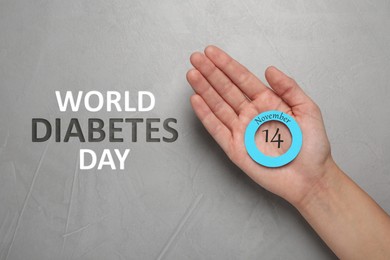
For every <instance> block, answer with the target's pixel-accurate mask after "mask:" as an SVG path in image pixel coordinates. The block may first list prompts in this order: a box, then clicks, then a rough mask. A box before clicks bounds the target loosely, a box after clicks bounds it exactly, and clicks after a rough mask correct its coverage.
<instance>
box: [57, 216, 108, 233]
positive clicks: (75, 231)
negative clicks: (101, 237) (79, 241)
mask: <svg viewBox="0 0 390 260" xmlns="http://www.w3.org/2000/svg"><path fill="white" fill-rule="evenodd" d="M108 216H109V214H108V215H105V216H103V217H102V218H100V219H99V220H98V221H95V222H90V223H88V224H87V225H85V226H82V227H81V228H78V229H76V230H74V231H71V232H69V233H65V234H63V235H62V237H64V238H66V237H68V236H71V235H73V234H76V233H78V232H81V231H83V230H84V229H87V228H88V227H90V226H92V225H96V224H99V223H100V222H102V221H103V220H105V219H106V218H107V217H108Z"/></svg>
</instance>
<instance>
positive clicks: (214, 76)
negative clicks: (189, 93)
mask: <svg viewBox="0 0 390 260" xmlns="http://www.w3.org/2000/svg"><path fill="white" fill-rule="evenodd" d="M190 60H191V63H192V65H194V67H195V68H196V69H197V70H199V71H200V73H202V75H203V76H204V77H205V78H206V79H207V81H208V82H209V83H210V85H211V86H212V87H213V88H214V89H215V90H216V91H217V92H218V93H219V94H220V95H221V96H222V98H223V99H224V100H226V102H227V103H229V105H230V106H231V107H232V108H233V109H234V111H236V112H237V113H240V111H241V110H242V108H243V107H245V105H247V104H249V100H248V99H247V98H246V97H245V96H244V94H243V93H242V92H241V90H240V89H239V88H237V86H235V85H234V84H233V82H232V81H231V80H230V79H229V78H228V77H227V76H226V75H225V74H224V73H223V72H222V71H220V70H219V69H218V68H217V67H216V66H215V65H214V64H213V63H212V62H211V61H210V60H209V58H207V57H206V56H205V55H204V54H203V53H200V52H195V53H193V54H192V55H191V58H190Z"/></svg>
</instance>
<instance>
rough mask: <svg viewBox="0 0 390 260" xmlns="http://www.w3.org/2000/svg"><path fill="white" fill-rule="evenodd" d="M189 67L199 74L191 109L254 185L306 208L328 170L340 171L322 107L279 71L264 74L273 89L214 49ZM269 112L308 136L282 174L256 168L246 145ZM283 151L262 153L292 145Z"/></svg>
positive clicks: (191, 76) (192, 78) (193, 77)
mask: <svg viewBox="0 0 390 260" xmlns="http://www.w3.org/2000/svg"><path fill="white" fill-rule="evenodd" d="M190 61H191V63H192V65H193V66H194V68H193V69H191V70H189V71H188V73H187V80H188V82H189V83H190V84H191V86H192V87H193V89H194V91H195V92H196V94H194V95H193V96H192V97H191V104H192V107H193V109H194V111H195V113H196V115H197V116H198V118H199V119H200V120H201V122H202V123H203V125H204V126H205V127H206V129H207V131H208V132H209V133H210V134H211V135H212V136H213V138H214V139H215V140H216V142H217V143H218V144H219V145H220V146H221V148H222V149H223V150H224V151H225V153H226V154H227V156H228V157H229V158H230V159H231V160H232V161H233V162H234V163H235V164H236V165H237V166H238V167H240V168H241V169H242V170H243V171H244V172H245V173H246V174H247V175H248V176H249V177H250V178H252V179H253V180H254V181H255V182H257V183H258V184H260V185H261V186H263V187H264V188H265V189H267V190H269V191H271V192H273V193H275V194H277V195H279V196H281V197H283V198H285V199H286V200H288V201H289V202H291V203H293V204H294V205H296V204H299V203H301V202H302V201H303V200H304V198H305V196H306V194H309V193H310V191H311V190H312V189H313V188H314V187H316V185H317V183H319V181H320V180H321V178H323V177H324V175H325V173H326V172H327V170H328V169H329V168H332V167H335V163H334V161H333V159H332V157H331V153H330V145H329V141H328V138H327V136H326V133H325V128H324V124H323V120H322V116H321V112H320V110H319V108H318V106H317V105H316V104H315V103H314V102H313V101H312V100H311V99H310V98H309V97H308V96H307V95H306V94H305V93H304V92H303V90H302V89H301V88H300V87H299V86H298V84H297V83H296V82H295V81H294V80H293V79H291V78H289V77H288V76H286V75H285V74H284V73H282V72H281V71H279V70H278V69H276V68H275V67H269V68H268V69H267V70H266V72H265V77H266V79H267V81H268V83H269V85H270V87H271V88H272V89H270V88H268V87H267V86H266V85H265V84H264V83H263V82H261V81H260V80H259V79H258V78H257V77H256V76H255V75H253V74H252V73H251V72H249V71H248V70H247V69H246V68H245V67H244V66H242V65H241V64H239V63H238V62H237V61H235V60H234V59H232V58H231V57H230V56H229V55H227V54H226V53H225V52H223V51H222V50H221V49H219V48H217V47H215V46H209V47H207V48H206V49H205V51H204V54H203V53H200V52H195V53H193V54H192V55H191V58H190ZM267 110H279V111H282V112H284V113H287V114H289V115H290V116H292V117H293V118H294V119H295V120H296V121H297V123H298V124H299V126H300V127H301V130H302V134H303V144H302V149H301V151H300V153H299V155H298V156H297V157H296V158H295V160H293V161H292V162H291V163H289V164H287V165H285V166H283V167H279V168H267V167H263V166H261V165H259V164H257V163H256V162H254V161H253V160H252V159H251V158H250V157H249V155H248V153H247V151H246V149H245V145H244V133H245V129H246V127H247V125H248V123H249V122H250V121H251V120H252V118H253V117H255V116H256V115H258V114H259V113H261V112H264V111H267ZM276 127H279V128H281V129H282V132H281V133H282V136H289V132H288V129H287V127H285V126H284V125H283V124H281V123H279V122H269V123H268V126H267V128H270V133H274V131H273V130H272V129H276ZM260 130H261V129H260ZM260 133H261V131H258V132H257V135H256V143H258V146H261V145H260V144H259V139H260V138H259V137H258V136H259V134H260ZM271 137H272V136H271ZM284 144H285V143H284ZM282 148H283V149H279V148H277V146H275V145H272V146H271V145H270V144H269V143H268V144H267V147H266V148H264V147H263V148H261V150H262V151H263V152H264V151H266V152H267V154H268V155H277V154H281V153H283V152H285V151H286V150H287V149H288V145H284V146H283V147H282Z"/></svg>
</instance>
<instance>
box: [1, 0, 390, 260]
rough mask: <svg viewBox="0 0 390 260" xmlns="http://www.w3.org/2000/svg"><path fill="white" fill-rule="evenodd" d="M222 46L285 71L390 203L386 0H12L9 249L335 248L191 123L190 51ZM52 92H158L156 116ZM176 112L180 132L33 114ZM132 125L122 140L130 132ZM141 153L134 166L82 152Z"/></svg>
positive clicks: (116, 252)
mask: <svg viewBox="0 0 390 260" xmlns="http://www.w3.org/2000/svg"><path fill="white" fill-rule="evenodd" d="M207 44H215V45H218V46H220V47H222V48H224V49H225V50H227V51H228V52H229V53H231V55H232V56H233V57H235V58H236V59H238V60H239V61H240V62H241V63H243V64H245V65H246V66H247V67H248V68H249V69H250V70H252V71H253V72H255V73H256V74H257V75H258V76H259V77H260V78H261V79H263V78H264V76H263V72H264V70H265V68H266V67H267V66H269V65H276V66H278V67H280V68H281V69H283V70H285V71H287V72H288V73H289V74H290V75H292V76H293V77H295V78H296V80H297V81H298V82H299V83H300V84H301V85H302V87H303V88H304V89H305V91H306V92H307V93H309V94H310V95H311V96H312V97H313V99H314V100H315V101H316V102H317V103H318V104H319V105H320V107H321V108H322V112H323V116H324V119H325V123H326V127H327V133H328V135H329V138H330V141H331V144H332V151H333V154H334V157H335V159H336V161H337V162H338V163H339V165H340V166H341V167H342V168H343V169H344V170H345V171H346V172H347V173H348V174H349V176H351V177H352V178H353V179H354V180H355V181H356V182H357V183H358V184H359V185H361V186H362V187H363V188H364V189H365V190H366V191H367V192H368V193H369V194H370V195H371V196H372V197H373V198H374V199H375V200H376V201H377V202H378V203H379V204H380V205H381V206H382V207H383V208H384V209H385V210H386V211H387V212H390V189H389V188H390V175H389V170H388V169H389V168H390V160H389V155H390V131H389V127H390V123H389V108H390V105H389V104H390V103H389V99H390V90H389V81H390V76H389V71H390V62H389V57H390V50H389V46H390V1H385V0H375V1H369V0H347V1H334V0H330V1H323V0H307V1H306V0H293V1H291V0H278V1H255V0H240V1H239V0H228V1H211V0H198V1H179V0H175V1H150V0H147V1H146V0H143V1H134V0H129V1H123V0H113V1H100V0H94V1H88V0H87V1H75V0H67V1H44V0H36V1H26V0H2V1H0V90H1V94H0V120H1V125H0V259H9V260H11V259H334V258H336V257H335V256H334V255H333V254H332V252H331V251H330V250H329V249H328V248H327V247H326V245H325V244H324V243H323V242H322V241H321V240H320V239H319V237H318V236H317V235H316V234H315V233H314V231H313V230H312V229H311V228H310V226H308V225H307V224H306V222H305V221H304V219H303V218H302V217H301V216H300V215H299V214H298V212H297V211H296V210H295V209H294V208H293V207H292V206H291V205H289V204H288V203H287V202H285V201H283V200H282V199H280V198H278V197H276V196H274V195H273V194H270V193H269V192H267V191H265V190H263V189H262V188H260V187H258V186H257V185H256V184H254V183H253V182H252V181H251V180H250V179H249V178H248V177H246V176H245V174H243V173H242V172H241V171H240V170H239V169H238V168H236V167H235V166H234V165H233V164H232V163H231V162H229V161H228V159H227V158H226V156H225V155H224V154H223V152H222V151H221V149H220V148H218V147H217V145H216V144H215V142H214V141H213V140H212V139H211V138H210V137H209V136H208V134H207V133H206V131H205V130H204V129H203V127H202V126H201V124H200V123H199V122H198V120H197V119H196V118H195V116H194V114H193V112H192V110H191V107H190V105H189V102H188V98H189V96H190V94H191V89H190V88H189V86H188V84H187V83H186V80H185V73H186V71H187V70H188V69H189V68H190V64H189V62H188V58H189V55H190V54H191V52H193V51H195V50H202V49H203V48H204V47H205V46H206V45H207ZM55 90H62V91H65V90H74V91H78V90H83V91H88V90H99V91H103V92H104V91H107V90H118V91H124V90H131V91H137V90H149V91H152V92H153V93H154V94H155V96H156V107H155V109H154V110H153V111H151V112H145V113H124V112H111V113H109V112H100V113H97V114H91V113H90V112H88V111H85V109H81V110H80V111H79V112H78V113H72V112H66V113H60V112H59V110H58V106H57V103H56V100H55V95H54V91H55ZM136 116H140V117H160V118H167V117H174V118H177V120H178V124H177V130H178V132H179V139H178V140H177V141H176V142H174V143H146V142H145V138H144V134H143V132H142V131H141V132H140V135H139V141H138V142H136V143H132V142H128V141H127V142H123V143H110V142H108V141H104V142H102V143H97V144H91V143H83V144H80V142H78V141H77V140H76V141H75V140H73V141H71V142H69V143H56V142H54V140H53V139H50V141H48V142H44V143H33V142H32V141H31V119H32V118H33V117H43V118H47V119H50V120H54V118H57V117H59V118H62V119H63V120H69V119H70V118H72V117H77V118H79V119H80V120H81V121H83V120H84V121H83V122H85V120H86V119H87V118H89V117H99V118H102V119H104V120H106V119H108V118H110V117H119V118H123V117H136ZM126 131H129V130H124V135H125V134H129V132H126ZM80 148H92V149H95V150H96V151H99V152H100V151H102V149H104V148H112V149H114V148H120V149H124V148H131V149H132V150H131V152H130V156H129V158H128V159H127V161H126V170H125V171H120V170H116V171H113V170H109V169H107V168H105V169H103V170H101V171H97V170H90V171H80V170H78V163H79V161H78V151H79V149H80Z"/></svg>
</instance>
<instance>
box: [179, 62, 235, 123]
mask: <svg viewBox="0 0 390 260" xmlns="http://www.w3.org/2000/svg"><path fill="white" fill-rule="evenodd" d="M187 80H188V82H189V83H190V85H191V86H192V88H193V89H194V91H195V92H196V93H197V94H199V95H200V96H201V97H202V98H203V100H204V101H205V102H206V104H207V106H208V107H209V108H210V109H211V111H212V112H213V113H214V114H215V115H216V116H217V117H218V118H219V119H220V120H221V121H222V123H223V124H225V125H226V126H227V127H229V129H232V128H233V123H234V122H235V120H236V119H237V114H236V113H235V112H234V110H233V109H232V108H231V107H230V106H229V105H228V104H227V103H226V102H225V100H223V98H222V97H221V96H220V95H219V94H218V93H217V92H216V91H215V89H214V88H212V87H211V85H210V83H209V82H208V81H207V80H206V79H205V78H204V77H203V76H202V74H201V73H200V72H199V71H198V70H196V69H191V70H189V71H188V72H187Z"/></svg>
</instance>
